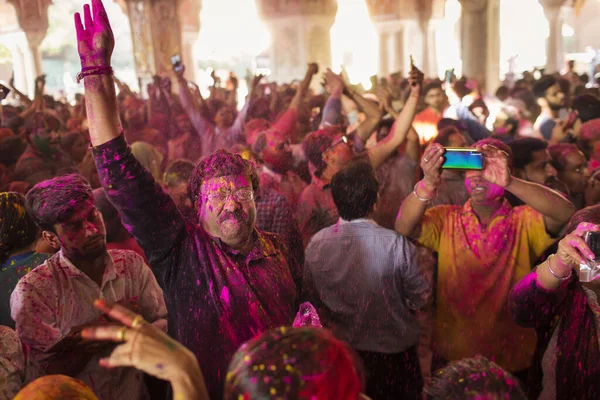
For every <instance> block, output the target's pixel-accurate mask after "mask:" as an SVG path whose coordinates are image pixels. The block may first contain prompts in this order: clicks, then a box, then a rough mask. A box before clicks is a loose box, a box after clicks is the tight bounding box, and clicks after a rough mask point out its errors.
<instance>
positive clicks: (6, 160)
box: [0, 136, 27, 167]
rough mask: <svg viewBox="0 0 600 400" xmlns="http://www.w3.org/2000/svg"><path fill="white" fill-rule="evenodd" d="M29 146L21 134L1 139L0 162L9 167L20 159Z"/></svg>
mask: <svg viewBox="0 0 600 400" xmlns="http://www.w3.org/2000/svg"><path fill="white" fill-rule="evenodd" d="M26 148H27V143H26V142H25V141H23V140H22V139H21V138H20V137H19V136H9V137H5V138H4V139H2V140H0V163H1V164H4V165H5V166H7V167H10V166H11V165H13V164H15V163H16V162H17V161H19V157H21V154H23V152H24V151H25V149H26Z"/></svg>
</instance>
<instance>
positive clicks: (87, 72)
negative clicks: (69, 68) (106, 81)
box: [76, 66, 113, 83]
mask: <svg viewBox="0 0 600 400" xmlns="http://www.w3.org/2000/svg"><path fill="white" fill-rule="evenodd" d="M112 74H113V69H112V68H111V67H104V66H98V67H84V68H82V69H81V72H79V73H78V74H77V76H76V79H77V83H79V82H81V80H82V79H83V78H86V77H88V76H92V75H112Z"/></svg>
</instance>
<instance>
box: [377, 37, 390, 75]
mask: <svg viewBox="0 0 600 400" xmlns="http://www.w3.org/2000/svg"><path fill="white" fill-rule="evenodd" d="M378 37H379V75H380V76H386V75H388V74H389V73H390V57H389V49H390V42H389V34H388V33H387V32H381V33H380V34H379V35H378Z"/></svg>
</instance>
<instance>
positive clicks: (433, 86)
mask: <svg viewBox="0 0 600 400" xmlns="http://www.w3.org/2000/svg"><path fill="white" fill-rule="evenodd" d="M434 89H440V90H442V84H441V82H440V81H439V80H435V81H433V82H429V83H428V84H426V85H425V86H423V90H422V91H421V93H422V95H423V97H425V96H427V93H429V92H430V91H431V90H434Z"/></svg>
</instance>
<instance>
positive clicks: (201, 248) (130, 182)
mask: <svg viewBox="0 0 600 400" xmlns="http://www.w3.org/2000/svg"><path fill="white" fill-rule="evenodd" d="M94 157H95V159H96V164H97V167H98V172H99V174H100V177H101V179H102V184H103V186H104V189H105V191H106V194H107V196H108V198H109V199H110V201H111V202H112V203H113V204H114V205H115V207H116V208H117V209H118V210H119V213H120V215H121V218H122V219H123V223H124V224H125V225H126V226H128V227H129V229H130V230H131V232H132V234H133V236H134V237H135V238H136V240H137V242H138V243H139V244H140V246H141V247H142V249H143V250H144V252H145V254H146V256H147V257H148V259H149V260H150V265H151V266H152V269H153V270H154V272H155V273H156V274H157V275H159V276H160V277H161V281H162V282H163V285H164V291H165V299H166V301H167V307H168V309H169V333H170V334H171V335H172V336H173V337H174V338H175V339H177V340H178V341H180V342H181V343H182V344H183V345H184V346H186V347H188V348H189V349H190V350H191V351H192V352H193V353H194V354H195V355H196V357H197V359H198V362H199V363H200V367H201V369H202V372H203V374H204V377H205V380H206V386H207V389H208V391H209V394H210V397H211V398H214V399H220V398H223V382H224V378H225V374H226V372H227V367H228V364H229V361H230V360H231V357H232V356H233V354H234V353H235V351H236V350H237V349H238V347H239V346H240V345H241V344H242V343H244V342H245V341H247V340H249V339H251V338H253V337H254V336H255V335H257V334H259V333H261V332H263V331H265V330H268V329H271V328H274V327H277V326H282V325H291V323H292V321H293V320H294V314H295V313H296V287H295V285H294V281H293V278H292V276H293V275H292V274H296V276H298V275H297V274H298V269H299V266H298V265H296V264H295V259H294V258H293V257H290V256H289V254H288V253H287V249H286V246H285V245H283V243H282V242H281V241H280V239H279V238H278V237H277V236H276V235H273V234H267V233H261V232H260V231H255V233H254V248H253V249H252V250H251V252H250V253H249V254H248V255H243V254H241V253H239V252H237V251H235V250H233V249H231V248H229V247H228V246H227V245H226V244H224V243H222V242H221V241H220V240H218V239H217V238H213V237H211V236H209V235H208V233H206V231H204V230H203V229H202V227H201V226H199V225H195V224H192V223H190V222H186V220H185V219H184V218H183V217H182V215H181V214H180V213H179V211H178V209H177V207H176V206H175V204H174V203H173V200H172V199H171V198H170V197H169V196H168V195H167V194H166V193H165V192H164V191H163V190H162V188H161V186H160V185H159V184H157V183H156V182H155V181H154V179H153V178H152V175H150V174H149V173H148V172H147V171H146V170H145V169H144V168H143V167H142V166H141V165H140V164H139V163H138V162H137V160H136V159H135V158H134V157H133V156H132V155H131V151H130V149H129V146H128V145H127V143H126V142H125V140H124V138H123V137H122V136H121V137H118V138H115V139H113V140H111V141H109V142H107V143H105V144H103V145H101V146H99V147H96V148H95V149H94Z"/></svg>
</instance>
